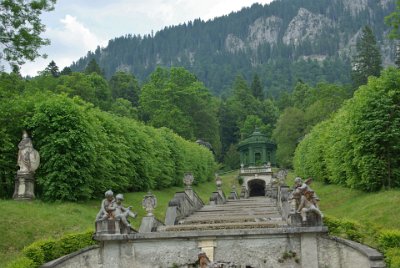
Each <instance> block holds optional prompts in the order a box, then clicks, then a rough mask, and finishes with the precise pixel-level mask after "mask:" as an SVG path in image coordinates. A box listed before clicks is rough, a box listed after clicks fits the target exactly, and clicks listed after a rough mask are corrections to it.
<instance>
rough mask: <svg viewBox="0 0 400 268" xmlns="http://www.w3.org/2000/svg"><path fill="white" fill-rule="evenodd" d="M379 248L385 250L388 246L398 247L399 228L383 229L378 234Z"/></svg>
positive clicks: (399, 243) (399, 240) (399, 238)
mask: <svg viewBox="0 0 400 268" xmlns="http://www.w3.org/2000/svg"><path fill="white" fill-rule="evenodd" d="M378 244H379V248H381V249H382V250H384V251H386V250H387V249H389V248H396V247H397V248H400V230H384V231H381V232H380V234H379V236H378Z"/></svg>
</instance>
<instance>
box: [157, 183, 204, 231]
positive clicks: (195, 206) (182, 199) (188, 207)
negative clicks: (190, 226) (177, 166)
mask: <svg viewBox="0 0 400 268" xmlns="http://www.w3.org/2000/svg"><path fill="white" fill-rule="evenodd" d="M203 206H204V203H203V201H202V200H201V199H200V197H199V196H198V195H197V194H196V192H195V191H193V190H192V189H187V190H185V191H184V192H177V193H175V195H174V197H173V198H172V200H171V201H169V203H168V208H167V212H166V214H165V225H176V224H178V223H179V221H180V220H181V219H183V218H185V217H187V216H189V215H191V214H193V212H195V211H197V210H199V209H201V208H202V207H203Z"/></svg>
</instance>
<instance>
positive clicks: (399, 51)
mask: <svg viewBox="0 0 400 268" xmlns="http://www.w3.org/2000/svg"><path fill="white" fill-rule="evenodd" d="M394 63H395V64H396V66H397V68H398V69H400V41H397V44H396V54H395V58H394Z"/></svg>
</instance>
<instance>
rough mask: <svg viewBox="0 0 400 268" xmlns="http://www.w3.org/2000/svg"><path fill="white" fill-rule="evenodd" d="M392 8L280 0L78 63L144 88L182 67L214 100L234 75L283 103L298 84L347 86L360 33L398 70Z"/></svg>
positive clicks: (123, 41) (133, 38)
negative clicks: (127, 76) (150, 79)
mask: <svg viewBox="0 0 400 268" xmlns="http://www.w3.org/2000/svg"><path fill="white" fill-rule="evenodd" d="M394 2H395V1H394V0H385V1H374V0H357V1H354V0H334V1H332V0H320V1H315V0H279V1H278V0H277V1H274V2H272V3H270V4H269V5H264V6H262V5H260V4H254V5H252V6H251V7H248V8H243V9H242V10H241V11H239V12H235V13H231V14H229V15H227V16H222V17H218V18H214V19H213V20H209V21H206V22H205V21H202V20H201V19H196V20H194V21H189V22H187V23H184V24H180V25H177V26H169V27H165V28H164V29H163V30H161V31H159V32H157V33H155V34H154V35H145V36H140V35H135V34H134V33H133V34H131V33H127V35H125V36H121V37H117V38H115V39H113V40H110V41H109V43H108V45H107V46H106V47H104V48H100V47H98V48H97V49H96V50H95V51H94V52H88V54H87V55H86V56H85V57H82V58H80V59H79V60H77V62H75V63H73V64H72V66H71V68H72V69H73V70H74V71H81V70H83V69H84V68H85V67H86V65H87V64H88V62H89V61H90V60H91V59H93V58H94V59H95V60H96V61H97V62H98V63H99V65H100V66H101V68H102V69H103V70H104V72H105V75H106V76H107V77H110V76H111V75H113V74H114V72H115V71H117V70H125V71H128V72H131V73H133V74H134V75H135V76H136V77H138V78H139V80H141V81H143V80H145V79H146V77H147V76H148V75H149V74H150V73H151V72H153V71H154V69H155V68H156V67H157V66H166V67H170V66H183V67H185V68H186V69H188V70H189V71H191V72H193V73H194V74H195V75H196V76H197V77H198V78H199V79H200V80H201V81H203V82H204V83H205V85H206V86H207V87H209V88H210V89H211V90H212V91H213V92H214V94H216V95H221V94H224V93H227V91H228V88H229V87H230V85H231V83H232V82H233V80H234V77H235V75H236V74H237V73H242V74H243V75H244V76H245V77H246V78H247V80H250V77H251V76H252V75H253V74H254V73H258V74H259V75H260V77H262V82H263V84H264V87H265V88H266V91H267V92H268V93H269V94H270V95H278V94H279V92H280V91H282V90H290V89H291V87H292V86H293V85H294V83H296V82H297V81H298V80H299V79H301V80H302V81H304V82H308V83H310V84H315V83H317V82H318V81H321V80H325V81H327V82H331V83H348V82H349V81H350V74H349V73H350V72H349V70H350V60H349V59H350V58H351V55H352V53H354V50H355V42H356V40H357V38H358V36H359V34H360V32H361V28H362V27H363V26H365V25H370V26H371V28H372V29H373V32H374V33H375V35H376V38H377V40H378V42H379V44H380V47H381V51H382V55H384V58H383V62H384V65H388V64H390V63H392V62H393V59H394V55H393V54H394V49H393V44H392V43H390V42H389V41H388V40H387V38H386V35H387V32H388V28H387V26H385V24H384V17H385V16H387V15H388V14H389V13H390V12H391V11H393V10H394Z"/></svg>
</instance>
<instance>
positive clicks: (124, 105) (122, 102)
mask: <svg viewBox="0 0 400 268" xmlns="http://www.w3.org/2000/svg"><path fill="white" fill-rule="evenodd" d="M110 112H111V113H113V114H116V115H120V116H126V117H129V118H133V119H138V118H139V116H138V110H137V108H135V107H133V106H132V103H131V102H130V101H129V100H126V99H123V98H117V99H116V100H115V101H114V102H113V103H112V104H111V109H110Z"/></svg>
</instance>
